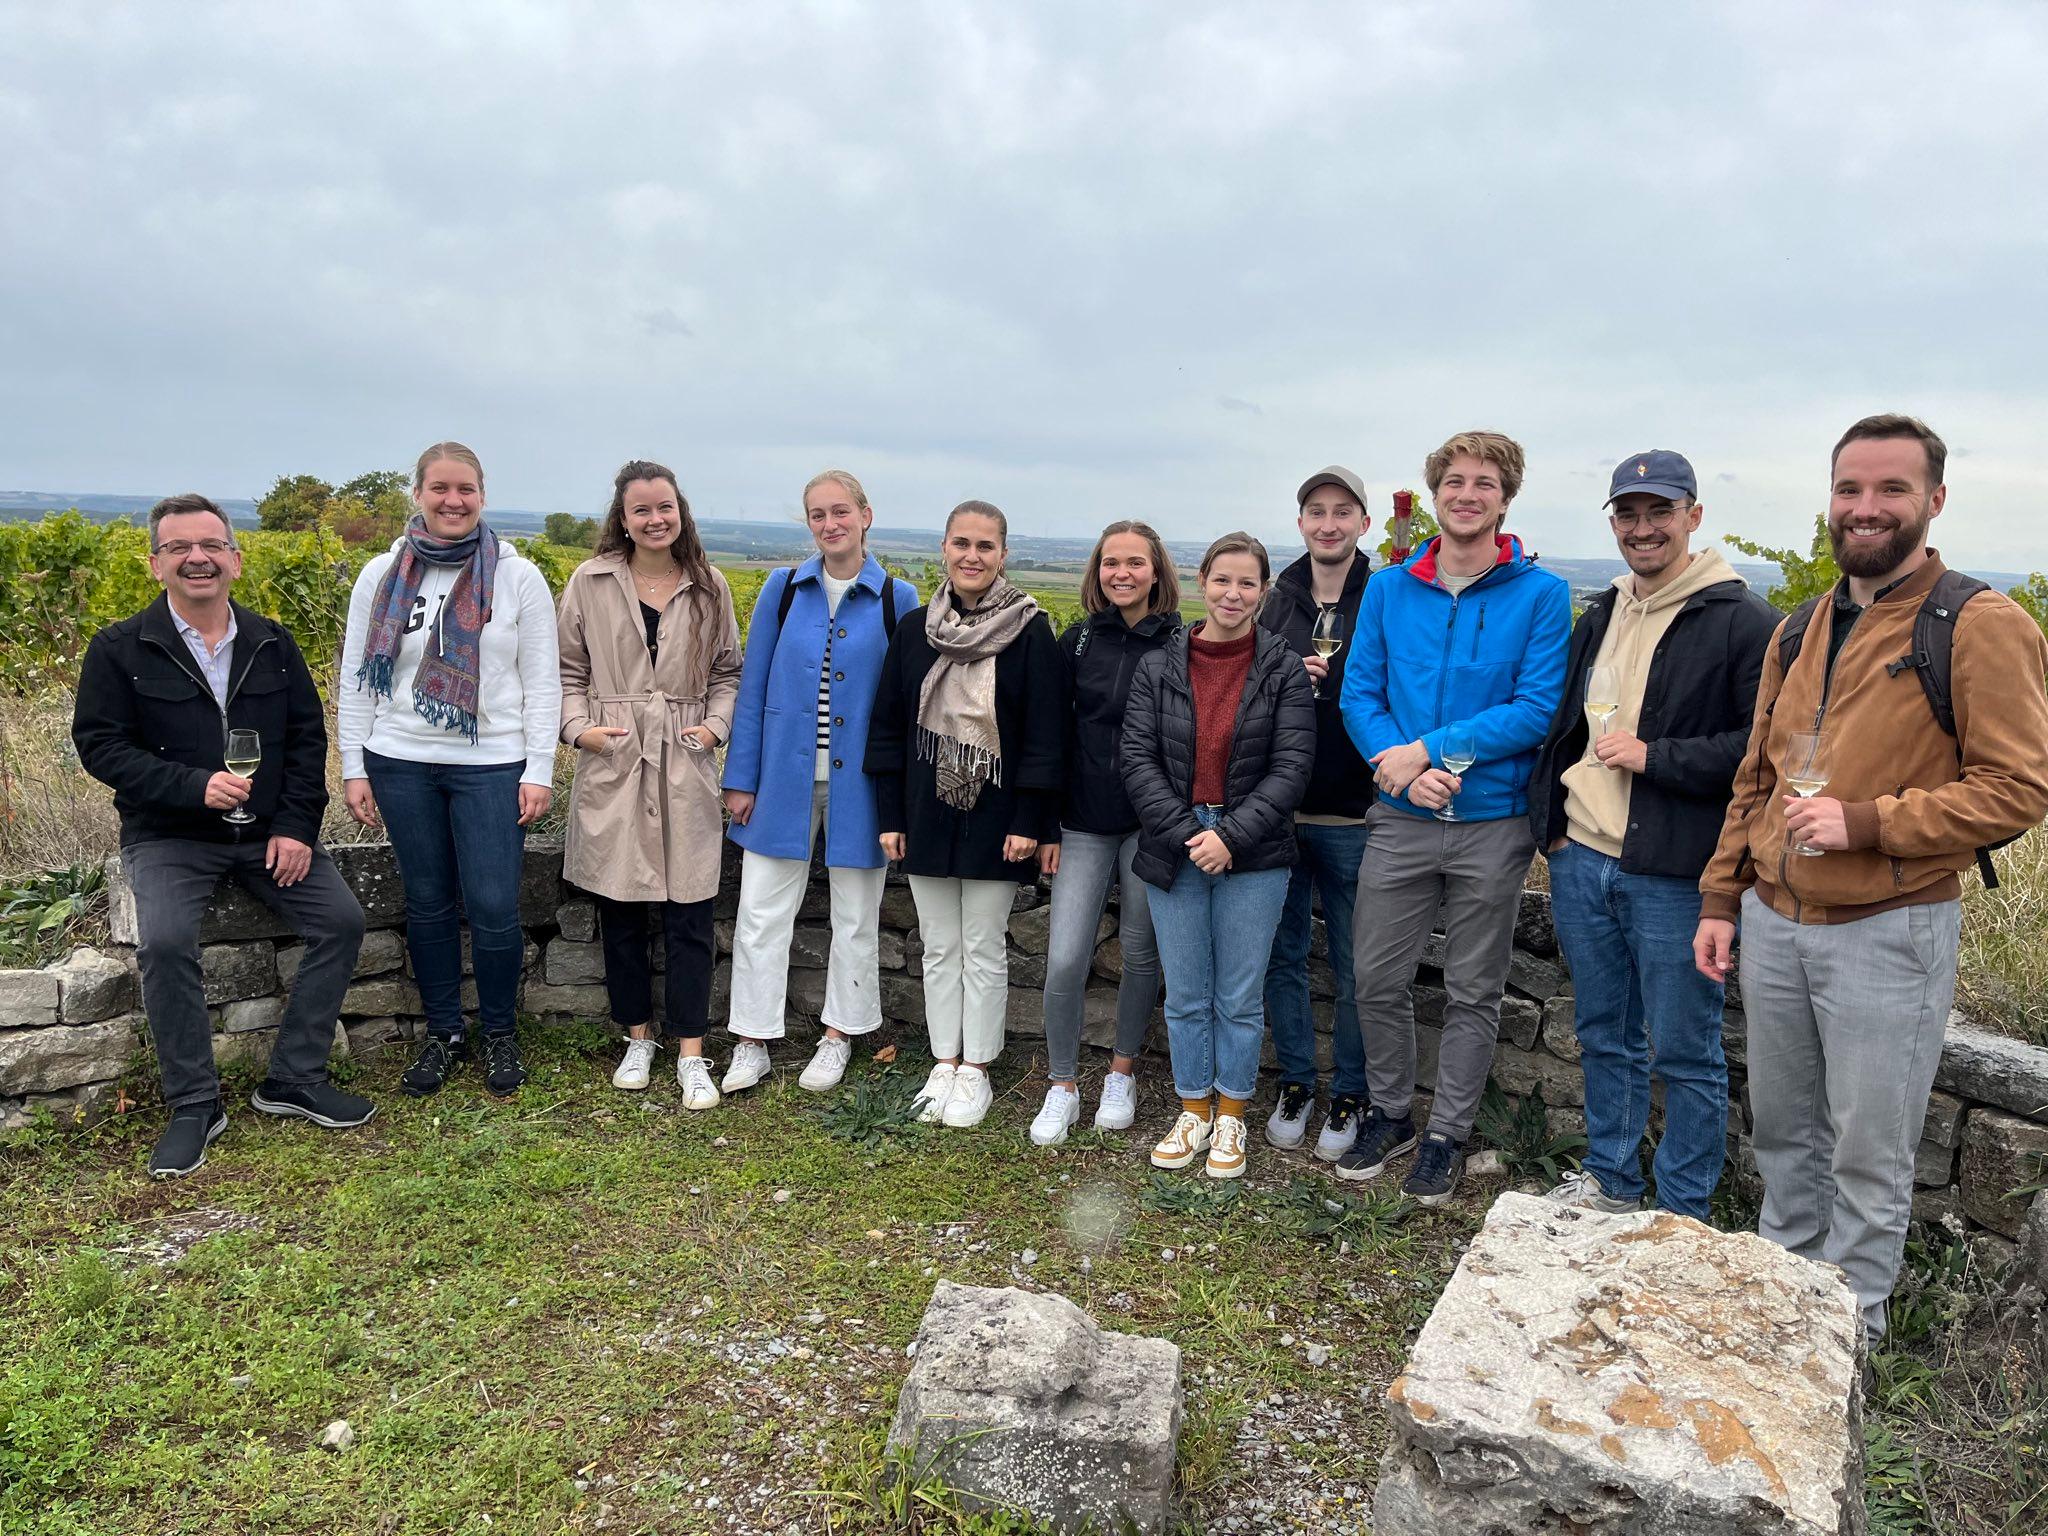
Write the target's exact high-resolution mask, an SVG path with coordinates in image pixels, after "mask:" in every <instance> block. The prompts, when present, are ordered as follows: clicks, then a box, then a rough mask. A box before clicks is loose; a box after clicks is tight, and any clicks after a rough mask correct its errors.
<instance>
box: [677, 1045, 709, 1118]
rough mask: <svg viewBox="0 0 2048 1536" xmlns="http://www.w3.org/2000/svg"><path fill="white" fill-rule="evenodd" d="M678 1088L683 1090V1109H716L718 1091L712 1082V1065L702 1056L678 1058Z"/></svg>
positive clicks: (679, 1054) (679, 1055)
mask: <svg viewBox="0 0 2048 1536" xmlns="http://www.w3.org/2000/svg"><path fill="white" fill-rule="evenodd" d="M676 1086H677V1087H679V1088H681V1089H682V1090H683V1108H685V1109H714V1108H716V1107H717V1105H718V1089H717V1087H716V1086H715V1085H713V1083H712V1081H711V1063H710V1062H708V1061H706V1060H705V1059H704V1058H703V1057H702V1056H684V1055H682V1054H681V1053H678V1054H677V1056H676Z"/></svg>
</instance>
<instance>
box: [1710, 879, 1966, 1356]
mask: <svg viewBox="0 0 2048 1536" xmlns="http://www.w3.org/2000/svg"><path fill="white" fill-rule="evenodd" d="M1961 931H1962V904H1961V903H1960V902H1954V901H1943V902H1933V903H1929V904H1926V905H1922V906H1911V907H1896V908H1894V909H1893V910H1891V911H1889V912H1880V913H1878V914H1877V915H1876V916H1875V917H1866V918H1861V919H1859V920H1857V921H1856V922H1853V923H1838V924H1833V925H1830V926H1826V927H1823V926H1819V925H1815V924H1806V923H1795V922H1793V921H1791V920H1790V919H1789V918H1783V917H1780V916H1779V915H1778V914H1777V913H1775V912H1773V911H1772V910H1771V909H1770V908H1769V907H1767V906H1765V905H1764V904H1763V903H1762V902H1761V901H1759V900H1758V899H1757V897H1756V893H1755V892H1754V891H1751V892H1748V893H1746V894H1745V895H1744V896H1743V898H1742V952H1741V961H1742V1006H1743V1010H1744V1013H1745V1015H1746V1016H1747V1018H1748V1020H1749V1103H1750V1110H1751V1113H1752V1114H1753V1116H1754V1118H1755V1121H1756V1127H1755V1131H1754V1133H1753V1134H1754V1142H1755V1147H1756V1163H1757V1168H1758V1171H1760V1172H1761V1173H1762V1174H1763V1178H1764V1209H1763V1215H1762V1217H1761V1218H1760V1219H1759V1220H1758V1222H1757V1230H1758V1231H1759V1232H1760V1233H1762V1234H1763V1235H1764V1236H1765V1237H1768V1238H1769V1239H1771V1241H1772V1242H1774V1243H1779V1244H1782V1245H1783V1246H1784V1247H1786V1248H1789V1249H1791V1250H1792V1251H1793V1252H1794V1253H1796V1254H1798V1255H1800V1256H1801V1257H1802V1258H1808V1259H1820V1260H1824V1261H1825V1262H1827V1263H1829V1264H1834V1265H1838V1266H1840V1268H1841V1270H1842V1272H1843V1274H1844V1275H1846V1276H1847V1277H1848V1281H1849V1285H1850V1287H1851V1288H1852V1289H1853V1290H1854V1291H1855V1292H1856V1297H1857V1300H1859V1301H1860V1302H1862V1304H1863V1324H1864V1327H1865V1328H1866V1329H1867V1330H1868V1332H1869V1334H1870V1337H1871V1338H1872V1339H1877V1338H1879V1337H1881V1336H1882V1335H1883V1333H1884V1328H1885V1316H1884V1308H1885V1302H1886V1300H1887V1299H1888V1298H1889V1297H1890V1296H1891V1293H1892V1283H1893V1281H1895V1280H1896V1279H1897V1278H1898V1273H1899V1257H1900V1254H1901V1253H1902V1252H1903V1251H1904V1249H1905V1245H1906V1223H1907V1222H1908V1221H1909V1220H1910V1219H1911V1217H1912V1212H1913V1154H1914V1149H1915V1147H1916V1146H1918V1144H1919V1141H1920V1128H1921V1126H1922V1124H1923V1123H1924V1121H1925V1120H1926V1116H1927V1095H1928V1093H1929V1092H1930V1091H1931V1090H1932V1089H1933V1087H1934V1072H1935V1068H1936V1067H1937V1066H1938V1065H1939V1064H1940V1062H1941V1043H1942V1038H1943V1036H1944V1034H1945V1033H1946V1032H1947V1028H1948V1010H1949V1003H1950V1002H1951V1001H1952V1000H1953V998H1954V997H1955V990H1956V946H1957V941H1958V938H1959V937H1960V934H1961Z"/></svg>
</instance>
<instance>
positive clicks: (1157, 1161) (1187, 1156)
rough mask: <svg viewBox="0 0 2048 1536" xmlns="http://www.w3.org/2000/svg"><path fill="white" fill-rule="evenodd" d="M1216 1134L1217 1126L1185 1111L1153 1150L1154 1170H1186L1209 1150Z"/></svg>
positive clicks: (1189, 1111)
mask: <svg viewBox="0 0 2048 1536" xmlns="http://www.w3.org/2000/svg"><path fill="white" fill-rule="evenodd" d="M1214 1133H1215V1126H1214V1125H1213V1124H1212V1123H1211V1122H1209V1121H1207V1120H1205V1119H1203V1118H1202V1117H1201V1116H1200V1115H1198V1114H1196V1113H1195V1112H1194V1111H1193V1110H1188V1109H1184V1110H1182V1111H1181V1112H1180V1118H1179V1119H1178V1120H1176V1121H1174V1122H1173V1129H1172V1130H1170V1131H1168V1132H1167V1133H1166V1134H1165V1135H1164V1136H1162V1137H1161V1138H1160V1140H1159V1145H1158V1146H1156V1147H1154V1148H1153V1149H1152V1166H1153V1167H1154V1168H1185V1167H1187V1165H1188V1164H1189V1163H1192V1162H1193V1161H1194V1160H1195V1159H1196V1158H1198V1157H1200V1156H1201V1155H1202V1154H1203V1153H1204V1152H1206V1151H1208V1150H1209V1138H1210V1137H1211V1136H1212V1135H1213V1134H1214Z"/></svg>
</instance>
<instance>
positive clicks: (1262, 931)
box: [1151, 805, 1288, 1099]
mask: <svg viewBox="0 0 2048 1536" xmlns="http://www.w3.org/2000/svg"><path fill="white" fill-rule="evenodd" d="M1195 819H1196V820H1197V821H1199V822H1201V824H1202V825H1203V826H1205V827H1211V828H1213V827H1215V826H1216V824H1217V822H1218V821H1219V820H1221V818H1220V816H1219V815H1218V814H1217V813H1216V812H1215V811H1214V810H1212V809H1210V808H1209V807H1207V806H1200V805H1198V806H1196V807H1195ZM1287 873H1288V872H1287V871H1286V870H1285V869H1261V870H1254V871H1251V872H1249V873H1237V872H1234V871H1231V870H1225V871H1224V872H1223V873H1222V874H1220V875H1205V874H1203V873H1202V872H1201V871H1200V870H1199V869H1197V868H1195V866H1194V865H1193V864H1188V865H1186V866H1184V867H1183V868H1182V869H1181V871H1180V873H1179V874H1178V875H1177V876H1176V877H1175V878H1174V882H1173V885H1172V887H1171V888H1170V889H1168V890H1163V891H1161V890H1154V891H1153V892H1152V893H1151V903H1152V931H1153V933H1154V934H1155V935H1156V936H1157V938H1158V940H1159V962H1160V966H1161V968H1162V969H1164V971H1165V972H1166V1040H1167V1047H1168V1050H1169V1051H1170V1053H1171V1054H1172V1057H1173V1084H1174V1091H1175V1092H1176V1093H1178V1094H1179V1095H1180V1096H1181V1097H1182V1098H1184V1099H1203V1098H1207V1097H1208V1096H1209V1095H1210V1094H1211V1093H1221V1094H1224V1095H1226V1096H1228V1097H1230V1098H1233V1099H1249V1098H1250V1097H1251V1096H1252V1094H1253V1093H1254V1092H1255V1091H1256V1090H1257V1088H1258V1085H1259V1047H1260V1046H1261V1045H1262V1044H1263V1043H1264V1037H1265V1009H1264V1004H1263V996H1262V994H1263V992H1264V989H1265V982H1266V961H1267V958H1268V957H1269V956H1270V955H1271V954H1272V953H1273V931H1274V929H1276V928H1278V927H1279V926H1280V909H1281V907H1282V906H1283V905H1285V903H1286V901H1287Z"/></svg>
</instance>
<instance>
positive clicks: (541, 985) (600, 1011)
mask: <svg viewBox="0 0 2048 1536" xmlns="http://www.w3.org/2000/svg"><path fill="white" fill-rule="evenodd" d="M654 995H655V998H656V1000H657V1001H658V1000H659V999H660V996H661V983H660V982H659V981H657V982H656V983H655V994H654ZM525 1002H526V1011H527V1012H528V1013H561V1014H568V1015H569V1016H571V1017H572V1018H579V1019H603V1018H609V1017H610V1016H611V998H610V997H609V995H607V993H606V992H605V989H604V987H603V986H602V985H599V984H593V983H589V982H584V983H582V984H580V985H576V986H556V985H554V984H553V983H551V982H545V981H529V982H528V983H527V984H526V998H525ZM408 1011H410V1012H413V1013H417V1012H419V1010H418V1009H417V1008H414V1009H411V1010H408Z"/></svg>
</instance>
